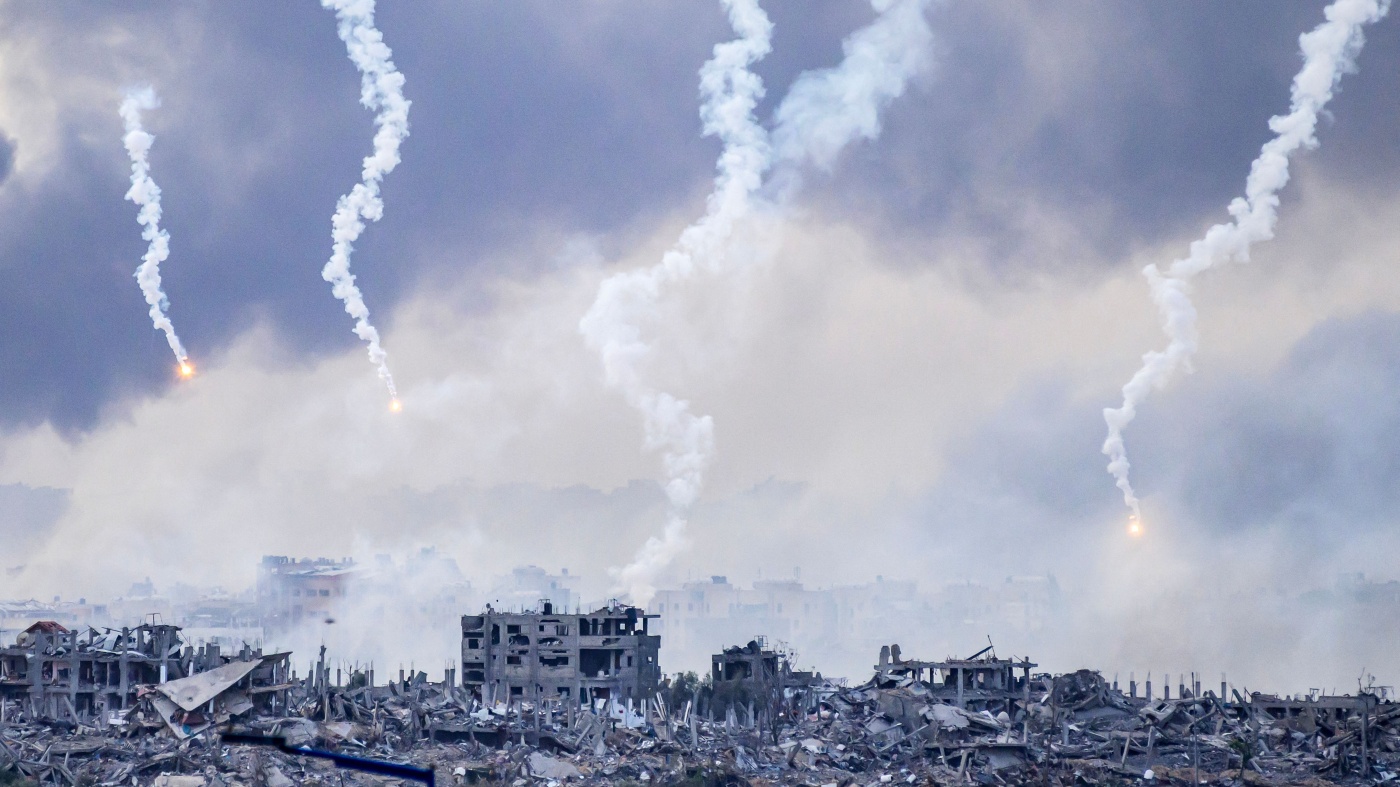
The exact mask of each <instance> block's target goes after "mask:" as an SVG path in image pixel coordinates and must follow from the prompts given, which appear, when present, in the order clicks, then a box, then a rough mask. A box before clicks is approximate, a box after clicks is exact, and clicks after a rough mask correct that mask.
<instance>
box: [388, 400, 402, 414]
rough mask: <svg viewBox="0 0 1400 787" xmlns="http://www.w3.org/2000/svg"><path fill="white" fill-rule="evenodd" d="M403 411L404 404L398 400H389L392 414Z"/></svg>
mask: <svg viewBox="0 0 1400 787" xmlns="http://www.w3.org/2000/svg"><path fill="white" fill-rule="evenodd" d="M402 409H403V402H400V401H399V400H398V399H390V400H389V412H391V413H397V412H398V411H400V410H402Z"/></svg>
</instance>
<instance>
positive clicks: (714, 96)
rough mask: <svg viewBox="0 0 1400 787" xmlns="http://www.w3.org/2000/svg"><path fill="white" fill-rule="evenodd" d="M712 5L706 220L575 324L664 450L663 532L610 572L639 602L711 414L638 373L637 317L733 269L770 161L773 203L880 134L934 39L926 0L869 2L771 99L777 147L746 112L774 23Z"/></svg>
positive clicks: (694, 473)
mask: <svg viewBox="0 0 1400 787" xmlns="http://www.w3.org/2000/svg"><path fill="white" fill-rule="evenodd" d="M721 1H722V3H723V5H724V7H725V9H726V11H727V12H728V14H729V21H730V24H731V25H732V26H733V28H734V31H735V32H736V33H737V34H738V35H739V37H738V38H737V39H735V40H733V41H730V42H727V43H723V44H719V45H718V46H716V47H715V51H714V57H712V58H711V59H710V60H709V61H708V62H706V63H705V65H704V67H702V68H701V70H700V91H701V95H702V97H703V98H704V101H703V103H702V105H701V109H700V116H701V119H702V120H703V123H704V133H705V134H706V135H707V136H708V135H714V136H718V137H719V138H720V139H721V140H722V141H723V142H724V150H723V152H722V153H721V154H720V158H719V161H718V164H717V169H718V171H719V172H718V175H717V176H716V178H715V190H714V192H712V193H711V195H710V197H709V200H708V202H707V205H706V213H705V216H704V217H702V218H701V219H700V220H699V221H698V222H696V223H695V224H693V225H692V226H690V227H688V228H687V229H686V230H685V231H684V232H683V233H682V234H681V237H680V240H679V242H678V243H677V245H676V247H675V248H673V249H672V250H671V251H669V252H667V253H666V255H665V256H663V257H662V260H661V262H660V263H659V264H657V265H654V266H652V267H649V268H644V269H641V270H637V271H630V272H627V273H621V274H617V275H614V276H611V277H609V278H608V279H607V280H605V281H604V282H603V284H602V285H601V286H600V287H599V291H598V297H597V299H596V300H595V302H594V304H593V307H592V308H591V309H590V310H589V312H588V314H587V315H585V316H584V318H583V319H582V320H581V321H580V323H579V330H580V332H581V333H582V334H583V336H584V339H585V341H586V343H587V344H588V345H589V347H591V348H592V349H594V350H595V351H597V352H598V353H599V354H600V355H601V356H602V360H603V368H604V374H605V377H606V379H607V382H608V384H609V385H611V386H613V387H615V388H618V389H620V390H621V391H622V393H623V396H624V397H625V398H626V399H627V402H628V404H630V405H631V406H633V407H635V408H637V409H638V410H640V411H641V412H642V417H643V425H644V427H645V433H646V448H647V449H648V450H657V449H660V450H661V451H662V452H663V453H662V461H663V465H664V466H665V470H666V477H667V483H666V495H667V499H668V501H669V503H670V507H671V510H670V513H669V514H668V516H667V522H666V527H665V530H664V531H663V534H662V536H661V537H660V538H657V537H652V538H649V539H648V540H647V542H646V544H645V545H644V546H643V547H642V549H641V550H640V551H639V552H638V553H637V555H636V556H635V557H634V558H633V560H632V562H631V563H630V564H629V565H627V566H625V567H623V568H621V569H618V570H616V571H614V572H613V575H614V580H615V581H616V583H617V584H618V586H619V588H620V589H621V590H623V591H625V592H627V593H628V595H629V596H630V597H631V598H632V600H633V601H634V602H636V603H640V604H645V603H647V602H648V601H649V600H650V598H651V596H652V595H653V594H654V592H655V589H654V587H653V582H654V580H655V578H656V576H657V574H658V573H659V572H660V571H661V570H662V569H663V568H665V566H666V565H667V564H669V563H670V562H671V561H672V560H673V559H674V558H675V556H676V555H677V554H678V553H679V552H680V551H681V550H683V549H684V548H685V547H686V545H687V543H688V541H687V538H686V532H685V531H686V515H687V511H688V510H689V508H690V507H691V506H692V505H693V504H694V503H695V501H696V499H697V498H698V497H699V495H700V490H701V486H702V484H703V481H704V473H705V469H706V468H707V467H708V466H709V464H710V462H711V460H712V458H713V456H714V422H713V420H712V419H711V418H710V417H709V416H697V415H695V414H694V413H692V412H691V410H690V403H689V402H687V401H685V400H682V399H678V398H676V397H675V396H673V395H671V394H668V393H665V392H662V391H657V390H655V389H654V388H653V387H651V386H649V385H647V384H646V383H645V382H644V381H643V380H642V378H641V373H640V371H639V366H640V364H641V363H642V361H643V360H644V359H645V358H646V356H647V355H648V353H649V352H650V350H651V346H650V345H649V344H648V343H647V341H646V340H645V339H644V338H643V337H642V332H641V325H640V323H641V322H642V320H643V319H645V318H650V317H653V316H654V315H655V311H656V301H657V299H658V298H659V297H660V292H661V288H662V287H663V286H664V285H667V284H672V283H677V282H682V281H686V280H689V279H691V278H693V277H694V276H695V275H696V274H697V273H698V272H700V271H701V270H704V271H708V272H711V273H718V272H724V271H726V270H727V269H728V268H729V267H731V265H732V263H733V262H734V261H733V260H730V259H729V256H728V254H727V249H726V245H727V242H728V241H729V239H730V236H731V235H732V233H733V230H734V227H735V225H736V223H738V222H739V221H742V220H743V219H745V218H746V217H748V216H749V215H750V213H751V212H752V211H753V209H754V207H755V205H756V204H757V203H758V202H760V198H759V197H757V196H756V195H757V192H758V190H759V189H760V188H761V187H762V186H763V177H764V173H765V172H767V171H768V169H769V168H770V167H771V166H772V165H773V164H774V163H781V164H784V165H787V167H788V169H787V171H786V172H785V178H784V179H783V180H784V186H782V187H780V189H779V191H778V194H777V195H776V196H777V199H778V201H779V202H782V201H785V200H786V199H787V198H788V197H790V196H791V195H792V193H793V192H794V191H795V190H796V188H797V186H798V179H797V177H796V175H795V172H796V168H797V167H800V166H802V165H804V164H807V163H813V164H816V165H817V166H819V167H823V168H828V167H830V166H831V164H832V162H833V161H834V160H835V157H836V154H837V153H838V152H839V151H840V150H841V149H842V148H843V147H844V146H845V145H846V144H848V143H849V142H851V141H852V140H853V139H855V138H857V137H863V138H866V139H873V138H875V137H876V136H878V135H879V132H880V121H879V112H880V110H881V109H882V108H883V107H884V106H886V105H887V104H888V103H889V102H890V101H892V100H893V99H895V98H897V97H898V96H899V95H901V94H902V93H903V91H904V88H905V85H906V84H907V82H908V80H909V78H910V77H911V76H913V75H914V74H915V73H917V72H918V71H919V70H921V69H922V68H923V67H924V66H925V65H926V63H927V60H928V54H927V52H928V44H929V42H930V41H931V39H932V33H931V32H930V31H929V28H928V25H927V23H926V22H925V20H924V8H925V6H926V5H927V3H928V0H872V5H873V6H874V8H875V10H876V11H877V12H878V13H879V15H878V16H877V18H876V19H875V20H874V21H873V22H872V23H871V24H870V25H868V26H867V27H865V28H863V29H861V30H859V31H857V32H856V33H854V34H852V35H851V36H850V37H848V38H847V39H846V41H844V42H843V51H844V53H845V57H844V59H843V60H842V62H841V64H840V65H838V66H836V67H835V68H829V69H821V70H818V71H812V72H807V73H804V74H802V75H801V76H800V77H799V78H798V79H797V81H796V82H794V84H793V87H792V88H791V90H790V91H789V93H788V95H787V96H786V97H785V98H784V100H783V102H782V103H781V104H780V105H779V108H778V109H777V110H776V112H775V121H776V126H775V130H774V134H773V136H774V140H775V141H776V148H777V149H776V150H775V149H774V146H772V145H770V143H769V140H768V135H767V134H766V133H765V132H764V130H763V128H762V127H761V126H760V125H759V124H758V123H757V121H756V120H755V119H754V117H753V109H754V107H755V105H756V104H757V103H758V101H759V99H761V98H762V97H763V84H762V82H761V80H760V79H759V78H758V77H757V76H756V75H754V74H753V73H752V72H751V71H749V70H748V68H749V66H751V65H752V64H754V63H756V62H758V60H760V59H761V58H762V57H763V56H764V55H766V54H767V53H768V52H769V50H770V35H771V32H772V24H771V22H769V20H768V17H767V15H766V14H764V13H763V11H762V9H761V8H759V6H758V4H757V2H756V0H721Z"/></svg>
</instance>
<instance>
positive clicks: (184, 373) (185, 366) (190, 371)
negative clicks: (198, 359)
mask: <svg viewBox="0 0 1400 787" xmlns="http://www.w3.org/2000/svg"><path fill="white" fill-rule="evenodd" d="M180 376H181V377H183V378H185V379H186V380H188V379H190V378H191V377H194V364H192V363H190V362H189V361H184V362H182V363H181V364H180Z"/></svg>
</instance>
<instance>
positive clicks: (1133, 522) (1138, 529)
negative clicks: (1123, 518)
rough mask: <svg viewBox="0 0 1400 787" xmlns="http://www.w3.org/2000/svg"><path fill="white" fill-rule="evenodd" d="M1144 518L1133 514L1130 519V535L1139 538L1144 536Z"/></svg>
mask: <svg viewBox="0 0 1400 787" xmlns="http://www.w3.org/2000/svg"><path fill="white" fill-rule="evenodd" d="M1142 532H1143V531H1142V517H1139V516H1138V515H1137V514H1133V515H1131V516H1129V517H1128V535H1130V536H1132V537H1133V538H1138V537H1139V536H1141V535H1142Z"/></svg>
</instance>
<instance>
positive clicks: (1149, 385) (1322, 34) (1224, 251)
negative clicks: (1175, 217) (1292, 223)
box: [1103, 0, 1390, 519]
mask: <svg viewBox="0 0 1400 787" xmlns="http://www.w3.org/2000/svg"><path fill="white" fill-rule="evenodd" d="M1389 10H1390V0H1334V2H1333V3H1332V4H1331V5H1329V6H1327V8H1326V9H1325V10H1324V12H1323V14H1324V16H1326V18H1327V21H1325V22H1323V23H1322V24H1320V25H1318V26H1317V27H1316V28H1314V29H1313V30H1312V31H1311V32H1308V33H1304V34H1303V35H1301V36H1299V38H1298V46H1299V48H1300V49H1302V51H1303V67H1302V69H1301V70H1300V71H1299V72H1298V74H1297V76H1295V77H1294V78H1293V90H1292V100H1291V102H1290V107H1289V112H1288V114H1287V115H1279V116H1276V117H1273V118H1270V119H1269V130H1270V131H1272V132H1274V138H1273V139H1270V140H1269V141H1268V142H1265V143H1264V146H1263V148H1262V149H1261V150H1260V151H1259V156H1258V158H1256V159H1255V160H1254V163H1253V164H1251V165H1250V169H1249V178H1248V179H1247V180H1246V181H1245V194H1244V196H1243V197H1237V198H1235V199H1234V200H1233V201H1232V202H1231V203H1230V205H1229V213H1230V217H1231V219H1232V221H1230V222H1228V223H1225V224H1217V225H1215V226H1213V227H1211V228H1210V230H1209V231H1207V232H1206V234H1205V236H1204V237H1203V238H1201V239H1200V240H1197V241H1195V242H1194V243H1192V244H1191V247H1190V253H1189V254H1188V256H1187V257H1186V258H1184V259H1179V260H1176V261H1175V262H1173V263H1172V264H1171V265H1170V266H1169V267H1168V268H1167V269H1166V270H1165V271H1164V270H1162V269H1160V268H1158V267H1157V266H1156V265H1155V264H1152V265H1148V266H1147V267H1146V268H1144V269H1143V272H1142V273H1143V275H1144V276H1146V277H1147V283H1148V286H1149V287H1150V288H1151V292H1152V300H1153V301H1154V302H1155V303H1156V304H1157V309H1158V311H1159V312H1160V314H1161V321H1162V330H1163V331H1164V332H1165V333H1166V334H1167V338H1168V343H1167V347H1166V349H1164V350H1153V351H1152V352H1149V353H1147V354H1146V355H1144V356H1143V357H1142V368H1140V369H1138V371H1137V373H1136V374H1134V375H1133V377H1132V379H1131V380H1129V381H1128V383H1127V384H1126V385H1124V386H1123V405H1122V406H1121V407H1118V408H1105V409H1104V411H1103V417H1104V421H1105V422H1106V423H1107V424H1108V437H1107V438H1106V439H1105V440H1104V444H1103V453H1104V454H1105V455H1106V456H1108V458H1109V462H1108V472H1109V473H1110V474H1112V475H1113V478H1114V482H1115V483H1116V484H1117V486H1118V488H1119V489H1120V490H1122V492H1123V502H1124V503H1126V504H1127V506H1128V508H1129V509H1130V510H1131V511H1132V515H1133V518H1134V519H1141V516H1142V511H1141V502H1140V501H1139V499H1138V496H1137V493H1136V492H1135V491H1134V490H1133V486H1132V483H1131V482H1130V481H1129V478H1128V471H1129V467H1130V466H1129V463H1128V453H1127V449H1126V447H1125V445H1124V443H1123V430H1124V429H1125V428H1126V427H1127V426H1128V424H1130V423H1132V421H1133V419H1134V418H1135V417H1136V416H1137V410H1138V406H1139V405H1141V404H1142V402H1143V400H1145V399H1146V398H1147V395H1148V394H1149V393H1151V392H1152V391H1153V390H1154V389H1157V388H1161V387H1162V386H1164V385H1166V383H1167V381H1168V380H1170V379H1171V377H1172V375H1173V374H1175V373H1176V370H1177V369H1185V370H1186V371H1188V372H1189V371H1191V357H1192V356H1193V355H1195V353H1196V345H1197V343H1198V341H1199V338H1200V337H1199V335H1198V333H1197V330H1196V307H1195V305H1194V304H1192V303H1191V280H1192V279H1193V278H1195V277H1196V275H1197V274H1199V273H1203V272H1205V271H1207V270H1209V269H1210V268H1213V267H1215V266H1216V265H1219V264H1220V263H1223V262H1229V261H1231V260H1239V261H1241V262H1247V261H1248V260H1249V251H1250V247H1251V246H1252V245H1253V244H1254V243H1256V242H1259V241H1266V240H1269V239H1271V238H1273V236H1274V226H1275V224H1277V223H1278V204H1279V198H1278V193H1279V191H1281V190H1282V189H1283V187H1284V186H1285V185H1287V184H1288V177H1289V174H1288V159H1289V156H1291V155H1292V154H1293V153H1295V152H1296V151H1297V150H1298V149H1299V148H1314V147H1317V144H1318V143H1317V135H1316V131H1317V120H1318V117H1319V115H1321V114H1322V112H1323V109H1324V108H1325V107H1326V106H1327V102H1328V101H1330V100H1331V98H1332V94H1333V93H1334V92H1335V91H1336V89H1337V83H1338V82H1339V81H1340V80H1341V78H1342V75H1343V74H1345V73H1348V72H1352V71H1355V70H1356V56H1357V55H1358V54H1359V53H1360V52H1361V46H1362V44H1363V43H1365V37H1364V36H1363V35H1362V33H1361V28H1362V27H1363V26H1364V25H1367V24H1371V23H1373V22H1377V21H1379V20H1380V19H1381V18H1382V17H1384V16H1385V15H1386V12H1388V11H1389Z"/></svg>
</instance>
